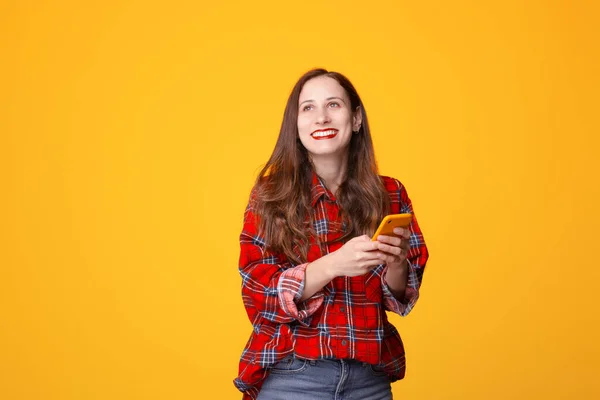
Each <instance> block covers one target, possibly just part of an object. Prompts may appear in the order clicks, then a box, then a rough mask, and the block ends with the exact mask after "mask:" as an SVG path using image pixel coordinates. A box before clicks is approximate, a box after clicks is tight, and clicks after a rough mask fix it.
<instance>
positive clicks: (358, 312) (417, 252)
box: [234, 174, 428, 399]
mask: <svg viewBox="0 0 600 400" xmlns="http://www.w3.org/2000/svg"><path fill="white" fill-rule="evenodd" d="M381 179H382V181H383V183H384V185H385V188H386V189H387V191H388V193H389V195H390V200H391V213H392V214H399V213H411V214H413V219H412V223H411V225H410V230H411V232H412V235H411V237H410V250H409V252H408V265H409V276H408V283H407V286H406V293H405V296H404V299H403V300H402V301H398V300H397V299H396V298H395V297H394V296H393V295H392V293H391V291H390V289H389V288H388V286H387V284H386V282H385V279H384V277H385V273H386V267H385V265H379V266H378V267H376V268H375V269H373V270H372V271H371V272H369V273H367V274H365V275H363V276H357V277H337V278H335V279H333V280H332V281H331V282H330V283H328V284H327V285H325V287H324V288H323V289H322V290H320V291H318V292H317V293H315V294H314V295H313V296H312V297H311V298H309V299H307V300H305V301H303V302H301V303H298V299H299V298H300V297H301V295H302V292H303V290H304V276H305V270H306V266H307V265H308V263H306V264H300V265H294V264H292V263H291V262H290V261H289V260H288V259H287V258H286V257H285V256H284V255H282V254H275V253H273V252H271V251H270V250H269V249H268V248H267V247H266V246H265V242H264V240H263V239H262V238H261V237H259V236H258V234H257V226H256V223H255V218H254V214H253V210H252V207H251V206H250V205H249V206H248V208H247V209H246V212H245V215H244V227H243V230H242V233H241V235H240V246H241V253H240V262H239V271H240V274H241V276H242V299H243V301H244V307H245V308H246V312H247V313H248V317H249V318H250V321H251V322H252V326H253V328H254V329H253V332H252V334H251V336H250V339H249V340H248V343H247V344H246V348H245V349H244V351H243V353H242V356H241V359H240V365H239V375H238V377H237V378H236V379H235V380H234V384H235V386H236V387H237V388H238V389H239V390H240V391H242V392H243V393H244V396H243V398H244V399H256V396H257V395H258V392H259V390H260V386H261V385H262V381H263V380H264V379H265V378H266V376H267V374H268V373H269V367H271V366H272V365H273V364H275V363H277V362H278V361H280V360H282V359H283V358H284V357H286V356H287V355H289V354H291V353H293V354H295V355H296V356H298V357H301V358H305V359H309V360H318V359H324V358H336V359H355V360H358V361H362V362H367V363H369V364H373V365H378V366H380V367H383V368H384V370H385V371H386V372H387V373H388V375H389V377H390V379H391V380H392V381H395V380H398V379H402V378H403V377H404V373H405V357H404V346H403V344H402V340H401V339H400V335H399V334H398V331H397V330H396V328H395V327H394V326H393V325H392V324H390V323H389V322H388V319H387V314H386V313H385V311H386V310H387V311H392V312H395V313H397V314H400V315H402V316H405V315H407V314H408V313H409V312H410V311H411V309H412V308H413V306H414V304H415V302H416V301H417V298H418V297H419V287H420V286H421V280H422V277H423V271H424V269H425V263H426V262H427V258H428V252H427V247H426V246H425V242H424V240H423V235H422V234H421V230H420V229H419V225H418V224H417V219H416V217H415V215H414V212H413V208H412V204H411V201H410V199H409V198H408V195H407V193H406V189H405V188H404V186H403V185H402V184H401V183H400V182H399V181H398V180H397V179H394V178H389V177H386V176H382V177H381ZM311 194H312V206H313V216H314V221H315V222H314V229H315V232H316V234H317V235H318V237H319V239H320V241H321V243H324V244H323V245H322V247H323V249H324V252H325V254H328V253H330V252H333V251H335V250H337V249H339V248H340V247H341V246H342V245H343V243H340V242H337V243H335V244H331V245H327V244H325V242H332V241H334V240H335V239H338V238H339V237H340V236H341V235H342V233H343V229H344V227H343V226H342V221H341V219H340V218H339V216H338V215H339V213H338V211H339V209H338V204H337V202H336V201H335V197H334V196H333V194H332V193H331V192H330V191H329V190H328V189H327V188H326V187H325V186H324V185H323V183H322V182H321V180H320V179H319V178H318V176H317V175H316V174H314V175H313V183H312V189H311ZM320 257H321V251H320V249H319V246H318V245H317V244H316V242H315V240H314V238H311V247H310V250H309V253H308V262H311V261H314V260H316V259H318V258H320Z"/></svg>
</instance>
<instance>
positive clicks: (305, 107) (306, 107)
mask: <svg viewBox="0 0 600 400" xmlns="http://www.w3.org/2000/svg"><path fill="white" fill-rule="evenodd" d="M311 107H312V106H304V108H303V109H302V111H308V109H309V108H311Z"/></svg>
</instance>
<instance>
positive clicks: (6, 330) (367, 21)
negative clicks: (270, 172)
mask: <svg viewBox="0 0 600 400" xmlns="http://www.w3.org/2000/svg"><path fill="white" fill-rule="evenodd" d="M595 4H596V3H595V2H593V1H588V2H586V1H528V2H518V1H493V2H485V1H482V2H477V1H453V2H450V1H447V2H429V1H425V2H408V1H395V2H393V1H380V2H378V1H373V2H359V1H344V2H336V1H330V2H289V3H288V2H282V1H255V2H242V1H237V2H235V1H226V2H210V3H208V2H207V3H203V2H196V1H177V0H174V1H164V2H153V1H140V0H130V1H102V2H100V1H97V2H78V1H67V0H65V1H42V0H40V1H21V0H9V1H8V2H7V1H4V2H3V3H2V5H0V33H1V36H0V72H1V74H0V178H1V179H0V183H1V185H2V192H1V197H0V205H1V208H0V398H2V399H6V400H23V399H28V400H29V399H32V400H33V399H48V400H55V399H65V400H75V399H78V400H79V399H81V400H91V399H211V398H219V399H222V400H225V399H239V397H240V394H239V392H237V390H236V389H235V388H234V387H233V384H232V380H233V378H234V377H235V376H236V374H237V361H238V357H239V355H240V352H241V350H242V348H243V346H244V344H245V342H246V340H247V338H248V336H249V333H250V323H249V321H248V320H247V317H246V315H245V311H244V309H243V306H242V301H241V297H240V282H241V279H240V278H239V275H238V272H237V261H238V251H239V244H238V235H239V231H240V229H241V219H242V214H243V210H244V207H245V205H246V201H247V196H248V193H249V190H250V188H251V186H252V183H253V180H254V178H255V177H256V174H257V172H258V170H259V168H260V166H261V165H262V164H263V163H264V162H266V160H267V158H268V156H269V154H270V152H271V151H272V149H273V146H274V143H275V139H276V136H277V134H278V130H279V126H280V123H281V117H282V115H283V109H284V106H285V101H286V99H287V96H288V95H289V92H290V90H291V88H292V86H293V84H294V83H295V81H296V79H297V78H298V77H299V76H300V75H301V74H302V73H304V72H305V71H306V70H308V69H310V68H313V67H325V68H328V69H332V70H337V71H340V72H342V73H344V74H346V75H347V76H348V77H349V78H350V79H351V80H352V81H353V83H354V84H355V85H356V87H357V88H358V91H359V93H360V94H361V96H362V97H363V100H364V102H365V106H366V111H367V113H368V116H369V119H370V122H371V127H372V131H373V135H374V140H375V146H376V154H377V157H378V161H379V166H380V170H381V173H383V174H385V175H391V176H394V177H397V178H398V179H400V180H401V181H402V182H403V183H404V184H405V185H406V187H407V189H408V193H409V195H410V196H411V198H412V200H413V203H414V206H415V212H416V215H417V216H418V218H419V222H420V224H421V226H422V229H423V232H424V235H425V238H426V241H427V244H428V246H429V249H430V252H431V258H430V261H429V263H428V265H427V270H426V272H425V277H424V282H423V286H422V291H421V298H420V300H419V302H418V303H417V306H416V308H415V309H414V310H413V312H412V313H411V314H410V315H409V316H408V317H406V318H400V317H397V316H392V317H391V319H392V321H393V322H394V323H395V324H396V326H397V327H398V328H399V330H400V332H401V335H402V337H403V339H404V342H405V345H406V349H407V363H408V367H407V375H406V378H405V379H404V380H402V381H400V382H397V383H395V384H394V385H393V390H394V396H395V398H397V399H411V400H419V399H507V398H515V399H532V398H540V399H541V398H543V399H574V398H577V399H596V398H600V387H599V384H598V376H599V373H600V371H599V368H598V358H599V356H600V351H599V345H598V339H599V337H600V331H599V328H598V316H599V313H598V308H597V307H598V303H599V302H598V299H597V296H598V293H600V285H599V278H600V274H599V272H598V266H599V263H598V248H599V246H598V244H597V238H598V233H597V229H598V226H599V222H600V218H599V213H598V211H597V204H598V202H600V196H599V187H600V185H599V182H598V167H599V165H598V161H597V158H596V157H597V153H598V150H599V148H598V143H599V140H598V134H599V131H600V130H599V124H598V106H599V104H598V92H599V89H600V87H599V72H598V71H599V67H600V64H599V46H598V40H599V36H600V35H599V33H598V26H599V25H598V24H599V22H598V16H599V13H598V7H597V6H596V5H595Z"/></svg>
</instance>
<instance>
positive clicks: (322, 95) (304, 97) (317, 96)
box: [299, 76, 348, 103]
mask: <svg viewBox="0 0 600 400" xmlns="http://www.w3.org/2000/svg"><path fill="white" fill-rule="evenodd" d="M329 97H340V98H342V99H344V100H346V99H347V98H348V96H347V94H346V91H345V90H344V88H343V87H342V86H341V85H340V84H339V83H338V81H336V80H335V79H333V78H330V77H328V76H319V77H317V78H313V79H311V80H309V81H308V82H306V83H305V84H304V87H302V91H301V92H300V99H299V102H300V103H302V102H304V101H311V100H312V101H319V100H325V99H328V98H329Z"/></svg>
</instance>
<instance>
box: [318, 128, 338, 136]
mask: <svg viewBox="0 0 600 400" xmlns="http://www.w3.org/2000/svg"><path fill="white" fill-rule="evenodd" d="M327 131H335V133H338V130H337V129H335V128H325V129H317V130H316V131H313V132H312V133H311V135H312V134H315V133H317V132H327Z"/></svg>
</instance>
